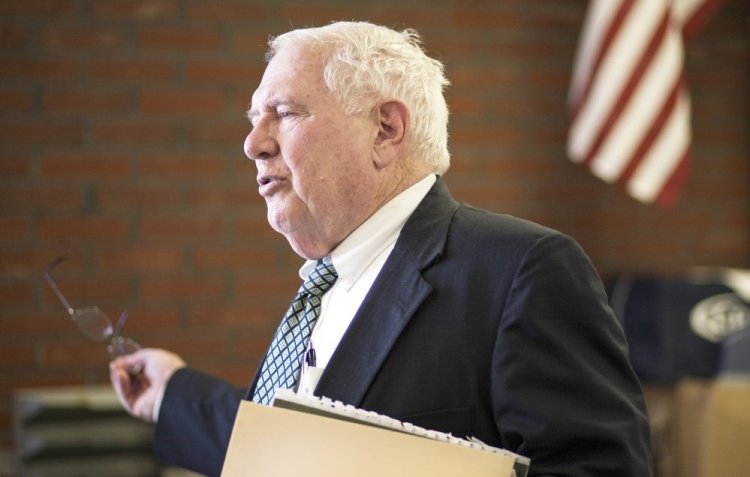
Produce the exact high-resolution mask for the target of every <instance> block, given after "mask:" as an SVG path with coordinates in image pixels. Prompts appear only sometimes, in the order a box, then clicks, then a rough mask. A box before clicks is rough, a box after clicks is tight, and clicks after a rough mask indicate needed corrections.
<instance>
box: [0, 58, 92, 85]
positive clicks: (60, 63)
mask: <svg viewBox="0 0 750 477" xmlns="http://www.w3.org/2000/svg"><path fill="white" fill-rule="evenodd" d="M0 61H2V64H3V67H2V68H0V78H9V79H22V80H70V79H76V78H77V77H78V75H79V64H78V61H77V60H72V59H58V58H2V57H0Z"/></svg>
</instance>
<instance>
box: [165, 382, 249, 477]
mask: <svg viewBox="0 0 750 477" xmlns="http://www.w3.org/2000/svg"><path fill="white" fill-rule="evenodd" d="M239 396H240V394H239V392H238V390H237V389H235V388H234V387H232V386H231V385H230V384H229V383H227V382H226V381H223V380H221V379H218V378H215V377H213V376H209V375H207V374H203V373H201V372H199V371H196V370H195V369H192V368H182V369H180V370H178V371H177V372H176V373H175V374H174V375H173V376H172V377H171V379H170V380H169V383H168V384H167V389H166V390H165V393H164V399H163V400H162V405H161V409H160V411H159V420H158V421H157V423H156V430H155V433H154V453H155V455H156V458H157V460H158V461H159V462H161V463H163V464H166V465H175V466H178V467H183V468H186V469H189V470H192V471H195V472H199V473H201V474H204V475H207V476H218V475H219V474H220V473H221V468H222V466H223V464H224V456H225V454H226V450H227V447H228V446H229V437H230V436H231V433H232V426H233V425H234V420H235V417H236V415H237V409H238V408H239V403H240V397H239Z"/></svg>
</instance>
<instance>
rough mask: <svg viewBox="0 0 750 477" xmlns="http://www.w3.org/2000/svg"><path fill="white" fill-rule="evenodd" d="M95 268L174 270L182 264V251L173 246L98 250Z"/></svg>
mask: <svg viewBox="0 0 750 477" xmlns="http://www.w3.org/2000/svg"><path fill="white" fill-rule="evenodd" d="M94 264H95V267H96V269H98V270H100V271H101V272H103V273H106V272H107V271H117V272H121V271H127V272H139V273H150V272H174V271H177V270H179V268H180V266H181V265H182V252H180V251H179V250H176V249H175V248H173V247H168V248H167V247H163V248H145V247H138V248H132V249H127V250H119V249H114V250H98V251H97V252H96V254H95V255H94Z"/></svg>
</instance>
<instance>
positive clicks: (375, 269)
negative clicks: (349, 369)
mask: <svg viewBox="0 0 750 477" xmlns="http://www.w3.org/2000/svg"><path fill="white" fill-rule="evenodd" d="M435 180H436V178H435V175H434V174H430V175H428V176H427V177H425V178H424V179H422V180H421V181H419V182H417V183H416V184H414V185H412V186H411V187H409V188H408V189H406V190H404V191H403V192H401V193H400V194H399V195H397V196H396V197H394V198H393V199H391V200H390V201H388V202H387V203H386V204H385V205H383V206H382V207H381V208H380V209H379V210H377V211H376V212H375V213H374V214H372V215H371V216H370V218H368V219H367V220H366V221H365V222H364V223H363V224H362V225H360V226H359V227H358V228H357V229H356V230H354V232H352V233H351V234H350V235H349V236H348V237H347V238H346V239H344V241H343V242H341V244H339V246H338V247H336V248H335V249H334V250H333V251H332V252H331V254H330V255H329V256H327V257H325V259H324V260H330V261H331V262H333V266H334V267H335V268H336V272H337V273H338V276H339V278H338V280H336V283H334V285H333V286H332V287H331V288H330V289H329V290H328V292H327V293H326V294H325V295H323V299H322V301H321V308H320V316H319V317H318V321H317V322H316V323H315V327H314V328H313V332H312V336H311V339H310V347H311V348H312V349H314V350H315V357H316V362H315V366H314V367H310V366H306V365H303V367H302V375H301V376H300V386H299V389H298V392H300V393H312V391H313V390H314V389H315V386H316V385H317V383H318V379H319V378H320V374H321V373H322V372H323V369H325V367H326V366H327V365H328V361H329V360H330V359H331V356H333V353H334V351H336V347H337V346H338V344H339V342H340V341H341V338H342V337H343V336H344V333H345V332H346V330H347V328H349V324H350V323H351V322H352V319H354V315H355V314H356V313H357V310H359V306H360V305H361V304H362V301H363V300H364V299H365V296H366V295H367V293H368V292H369V291H370V287H372V284H373V282H374V281H375V278H377V276H378V274H379V273H380V269H381V268H383V264H385V261H386V259H387V258H388V255H390V253H391V251H392V250H393V247H394V246H395V245H396V240H397V239H398V236H399V234H400V233H401V229H402V228H403V226H404V224H405V223H406V221H407V219H408V218H409V216H410V215H411V214H412V213H413V212H414V210H415V209H416V208H417V206H418V205H419V203H420V202H421V201H422V199H423V198H424V196H425V195H427V192H429V190H430V188H431V187H432V185H433V184H434V183H435ZM315 263H316V262H315V261H314V260H308V261H307V262H305V264H304V265H302V268H300V271H299V275H300V278H301V279H302V280H303V281H304V280H305V279H306V278H307V276H308V275H309V274H310V272H312V271H313V269H314V268H315Z"/></svg>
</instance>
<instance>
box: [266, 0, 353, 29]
mask: <svg viewBox="0 0 750 477" xmlns="http://www.w3.org/2000/svg"><path fill="white" fill-rule="evenodd" d="M358 10H359V11H358ZM360 12H361V6H360V8H359V9H358V8H357V7H355V6H352V5H349V6H346V7H344V6H327V5H321V4H311V3H293V4H287V5H284V6H282V7H281V9H280V12H279V13H278V15H279V17H280V18H283V19H285V20H286V22H287V24H289V25H294V26H295V27H297V28H302V27H303V26H323V25H326V24H328V23H330V22H331V20H332V19H347V18H356V17H357V16H359V15H358V14H359V13H360ZM287 29H288V28H287ZM283 32H284V30H281V31H276V32H271V33H273V34H275V35H278V34H280V33H283Z"/></svg>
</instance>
